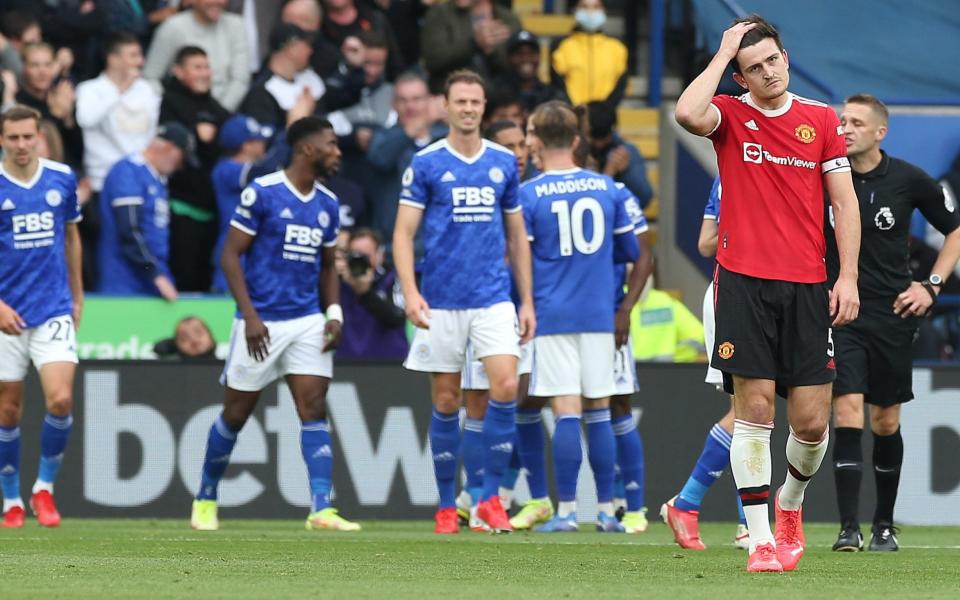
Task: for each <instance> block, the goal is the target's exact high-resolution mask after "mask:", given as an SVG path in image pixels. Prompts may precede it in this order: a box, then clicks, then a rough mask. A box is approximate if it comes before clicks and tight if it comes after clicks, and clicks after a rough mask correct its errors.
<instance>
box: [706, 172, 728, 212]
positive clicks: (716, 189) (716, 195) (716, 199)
mask: <svg viewBox="0 0 960 600" xmlns="http://www.w3.org/2000/svg"><path fill="white" fill-rule="evenodd" d="M722 192H723V187H722V186H721V185H720V177H716V178H715V179H714V180H713V186H712V187H711V188H710V196H709V197H708V198H707V205H706V206H705V207H703V218H704V219H711V220H714V221H716V220H718V219H719V218H720V194H721V193H722Z"/></svg>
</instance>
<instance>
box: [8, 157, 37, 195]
mask: <svg viewBox="0 0 960 600" xmlns="http://www.w3.org/2000/svg"><path fill="white" fill-rule="evenodd" d="M0 175H3V176H4V177H6V178H7V180H9V181H10V183H13V184H14V185H17V186H19V187H22V188H23V189H25V190H29V189H33V186H35V185H37V182H38V181H40V176H41V175H43V161H42V160H41V161H37V170H36V171H35V172H34V174H33V177H31V178H30V181H21V180H20V179H17V178H16V177H14V176H13V175H10V174H9V173H7V171H6V170H5V169H4V168H3V163H2V162H0Z"/></svg>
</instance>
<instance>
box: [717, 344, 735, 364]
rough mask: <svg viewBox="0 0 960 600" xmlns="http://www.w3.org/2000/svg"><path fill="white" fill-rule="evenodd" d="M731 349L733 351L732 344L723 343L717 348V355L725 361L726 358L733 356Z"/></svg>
mask: <svg viewBox="0 0 960 600" xmlns="http://www.w3.org/2000/svg"><path fill="white" fill-rule="evenodd" d="M733 349H734V346H733V344H732V343H730V342H723V343H722V344H720V345H719V346H717V355H718V356H719V357H720V358H722V359H723V360H727V359H728V358H730V357H731V356H733Z"/></svg>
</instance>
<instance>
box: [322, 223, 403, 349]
mask: <svg viewBox="0 0 960 600" xmlns="http://www.w3.org/2000/svg"><path fill="white" fill-rule="evenodd" d="M383 257H384V249H383V238H382V237H381V235H380V233H379V232H377V231H375V230H373V229H369V228H366V227H361V228H357V229H355V230H353V231H352V232H350V238H349V240H348V242H347V245H346V250H345V256H344V260H339V261H337V266H338V271H339V273H340V282H341V283H340V305H341V306H342V307H343V314H344V320H343V337H342V338H341V342H340V346H339V347H338V348H337V354H336V358H338V359H339V358H354V359H367V360H402V359H404V358H405V357H406V356H407V351H408V349H409V345H408V343H407V337H406V331H405V325H406V316H405V313H404V308H403V295H402V294H401V293H400V287H399V285H398V284H397V282H396V273H395V272H394V271H392V270H390V271H388V270H386V269H385V268H384V265H383V262H384V260H383Z"/></svg>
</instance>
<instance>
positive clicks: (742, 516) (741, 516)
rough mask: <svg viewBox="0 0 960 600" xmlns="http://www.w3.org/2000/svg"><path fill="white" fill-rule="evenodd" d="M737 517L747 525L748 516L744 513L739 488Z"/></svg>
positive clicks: (741, 522) (742, 523)
mask: <svg viewBox="0 0 960 600" xmlns="http://www.w3.org/2000/svg"><path fill="white" fill-rule="evenodd" d="M737 517H738V518H739V520H740V524H741V525H743V526H744V527H746V526H747V516H746V515H745V514H743V501H742V500H740V491H739V490H737Z"/></svg>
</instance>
